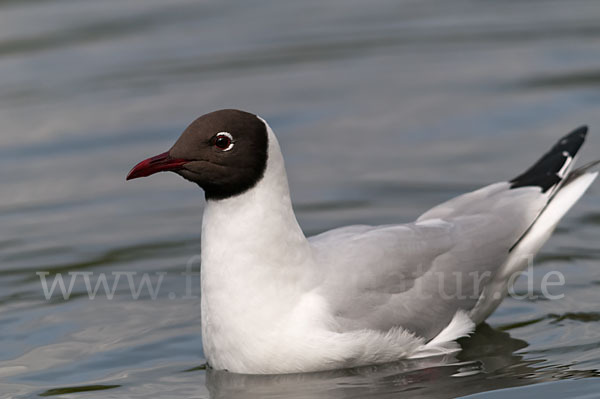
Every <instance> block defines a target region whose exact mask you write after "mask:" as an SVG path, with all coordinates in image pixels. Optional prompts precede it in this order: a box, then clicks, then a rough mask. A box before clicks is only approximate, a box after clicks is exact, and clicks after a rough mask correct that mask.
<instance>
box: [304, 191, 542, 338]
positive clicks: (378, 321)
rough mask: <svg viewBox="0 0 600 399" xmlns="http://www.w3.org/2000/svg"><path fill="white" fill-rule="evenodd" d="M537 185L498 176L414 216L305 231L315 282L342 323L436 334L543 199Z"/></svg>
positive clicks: (490, 273)
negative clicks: (516, 184)
mask: <svg viewBox="0 0 600 399" xmlns="http://www.w3.org/2000/svg"><path fill="white" fill-rule="evenodd" d="M545 196H546V195H544V194H542V193H541V192H540V190H539V188H534V187H523V188H519V189H510V184H509V183H498V184H493V185H491V186H487V187H484V188H482V189H480V190H477V191H474V192H472V193H468V194H465V195H462V196H460V197H457V198H454V199H452V200H450V201H448V202H446V203H444V204H441V205H440V206H438V207H435V208H433V209H432V210H430V211H428V212H427V213H425V214H424V215H423V216H421V217H420V218H419V219H418V220H417V221H416V222H415V223H410V224H404V225H390V226H378V227H370V226H350V227H347V228H342V229H336V230H332V231H330V232H327V233H324V234H321V235H318V236H315V237H312V238H311V239H310V242H311V244H312V246H313V247H314V253H315V256H316V257H317V258H318V262H317V263H318V264H320V265H328V266H327V268H326V269H321V270H319V271H318V272H319V273H320V275H321V277H322V285H321V287H320V290H321V293H322V295H323V296H324V297H325V298H327V300H328V301H329V304H330V306H331V308H332V311H333V312H334V314H335V317H336V321H337V322H338V323H339V325H340V328H341V329H343V330H355V329H362V328H370V329H378V330H382V331H385V330H388V329H390V328H391V327H393V326H397V325H400V326H402V327H404V328H406V329H408V330H410V331H412V332H414V333H416V334H418V335H420V336H423V337H425V338H433V337H434V336H436V335H437V334H438V333H439V332H440V331H441V330H442V329H443V328H444V327H445V326H446V325H447V324H448V323H449V322H450V320H451V319H452V317H453V316H454V314H455V313H456V311H458V310H459V309H463V310H466V311H469V310H471V309H472V308H473V307H474V306H475V304H476V303H477V300H478V299H479V297H480V295H481V291H482V290H483V288H484V287H485V284H486V282H487V281H489V280H490V279H492V278H493V277H494V275H495V273H496V272H497V271H498V269H499V268H500V267H501V266H502V265H503V264H504V263H505V262H506V260H507V257H508V256H509V249H510V247H511V246H512V245H513V244H514V243H515V242H516V241H517V240H518V239H519V237H520V236H521V235H522V234H523V233H524V231H526V230H527V228H528V226H529V224H531V223H532V221H533V220H534V219H535V217H536V215H537V214H538V213H539V212H540V210H541V209H542V208H543V206H544V205H545V202H546V201H547V199H545V198H544V197H545Z"/></svg>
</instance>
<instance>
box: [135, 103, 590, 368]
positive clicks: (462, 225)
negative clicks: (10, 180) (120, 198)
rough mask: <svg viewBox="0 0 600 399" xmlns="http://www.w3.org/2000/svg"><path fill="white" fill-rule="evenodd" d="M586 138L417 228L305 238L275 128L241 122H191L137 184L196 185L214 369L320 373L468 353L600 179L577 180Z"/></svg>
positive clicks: (445, 206) (139, 168) (230, 118)
mask: <svg viewBox="0 0 600 399" xmlns="http://www.w3.org/2000/svg"><path fill="white" fill-rule="evenodd" d="M586 133H587V127H585V126H583V127H580V128H578V129H575V130H574V131H573V132H571V133H569V134H568V135H566V136H564V137H563V138H562V139H561V140H559V141H558V143H556V145H554V146H553V147H552V148H551V149H550V151H548V152H547V153H546V154H545V155H544V156H543V157H542V158H541V159H540V160H539V161H538V162H537V163H535V164H534V165H533V166H532V167H531V168H529V169H528V170H526V171H525V172H524V173H522V174H520V175H519V176H517V177H515V178H514V179H511V180H508V181H503V182H499V183H495V184H491V185H488V186H485V187H483V188H481V189H478V190H475V191H473V192H470V193H466V194H463V195H460V196H458V197H456V198H453V199H450V200H449V201H447V202H444V203H442V204H440V205H438V206H436V207H434V208H432V209H430V210H428V211H427V212H425V213H424V214H423V215H421V216H419V217H418V218H417V219H416V221H415V222H413V223H408V224H389V225H382V226H366V225H355V226H347V227H341V228H337V229H334V230H331V231H327V232H324V233H322V234H319V235H316V236H313V237H308V238H307V237H306V236H305V235H304V233H303V231H302V229H301V228H300V226H299V224H298V222H297V220H296V216H295V214H294V210H293V208H292V201H291V199H290V192H289V187H288V179H287V174H286V170H285V166H284V159H283V155H282V153H281V149H280V146H279V143H278V141H277V138H276V136H275V134H274V133H273V130H272V129H271V127H270V126H269V124H268V123H267V122H266V121H265V120H264V119H262V118H260V117H259V116H257V115H254V114H251V113H248V112H244V111H240V110H234V109H224V110H219V111H215V112H211V113H208V114H206V115H203V116H201V117H199V118H198V119H196V120H195V121H194V122H192V123H191V124H190V125H189V126H188V127H187V129H186V130H185V131H184V132H183V133H182V134H181V137H180V138H179V139H178V140H177V142H176V143H175V144H174V145H173V147H172V148H171V149H170V150H169V151H167V152H165V153H162V154H160V155H157V156H155V157H152V158H149V159H147V160H145V161H142V162H140V163H139V164H137V165H136V166H135V167H134V168H133V169H132V170H131V172H130V173H129V175H128V176H127V180H130V179H135V178H139V177H144V176H149V175H152V174H154V173H157V172H161V171H172V172H175V173H177V174H178V175H180V176H182V177H184V178H185V179H187V180H189V181H191V182H194V183H196V184H198V185H199V186H200V187H201V188H202V189H203V190H204V193H205V198H206V206H205V208H204V215H203V219H202V238H201V246H202V253H201V261H202V266H201V294H202V296H201V312H202V316H201V322H202V343H203V349H204V354H205V356H206V359H207V362H208V364H209V366H210V367H212V368H214V369H218V370H228V371H230V372H234V373H245V374H284V373H298V372H314V371H324V370H333V369H341V368H349V367H359V366H365V365H375V364H381V363H386V362H393V361H397V360H400V359H407V358H422V357H427V356H436V355H443V354H447V353H451V352H454V351H457V350H459V348H460V347H459V345H458V344H457V343H456V340H457V339H458V338H460V337H464V336H467V335H469V334H470V333H472V332H473V330H474V328H475V326H476V325H477V324H479V323H481V322H483V321H484V320H485V319H486V318H487V317H488V316H489V315H490V314H491V313H492V312H493V311H494V310H495V309H496V308H497V307H498V305H499V304H500V303H501V302H502V299H503V298H504V297H505V296H506V295H507V293H508V289H509V287H510V283H511V281H512V280H513V279H511V276H514V275H515V273H519V272H520V271H522V270H523V269H524V268H526V267H527V264H528V260H529V259H530V258H531V257H532V256H533V255H534V254H535V253H537V252H538V251H539V249H540V248H541V246H542V245H543V244H544V242H545V241H546V240H547V239H548V238H549V236H550V234H551V233H552V231H553V230H554V228H555V227H556V225H557V224H558V222H559V220H560V219H561V218H562V217H563V216H564V215H565V213H566V212H567V211H568V210H569V208H571V206H572V205H573V204H574V203H575V202H576V201H577V200H578V199H579V198H580V197H581V196H582V195H583V194H584V192H585V191H586V190H587V188H588V187H589V186H590V185H591V184H592V182H593V181H594V179H595V178H596V177H597V175H598V172H597V171H591V169H592V167H594V166H596V165H597V164H598V163H599V162H600V161H596V162H593V163H591V164H588V165H586V166H583V167H581V168H579V169H575V170H573V164H574V160H575V156H576V154H577V152H578V150H579V148H580V147H581V145H582V144H583V142H584V140H585V136H586Z"/></svg>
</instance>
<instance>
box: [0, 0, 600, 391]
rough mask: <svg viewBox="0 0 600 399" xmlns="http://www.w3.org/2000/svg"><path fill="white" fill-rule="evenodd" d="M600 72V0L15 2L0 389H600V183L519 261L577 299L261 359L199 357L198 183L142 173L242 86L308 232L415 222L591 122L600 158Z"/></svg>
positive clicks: (3, 19)
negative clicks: (314, 359) (347, 347)
mask: <svg viewBox="0 0 600 399" xmlns="http://www.w3.org/2000/svg"><path fill="white" fill-rule="evenodd" d="M599 88H600V4H599V3H598V2H597V1H593V0H590V1H584V0H570V1H568V2H566V1H558V0H535V1H534V0H530V1H503V2H495V1H483V0H478V1H475V0H457V1H452V2H450V1H445V0H424V1H421V0H412V1H410V0H404V1H392V0H372V1H369V2H367V1H354V0H350V1H342V0H334V1H329V2H323V1H316V0H307V1H294V2H291V1H288V2H283V1H276V0H257V1H246V2H241V1H240V2H230V1H216V0H214V1H191V0H171V1H169V2H166V1H158V0H127V1H125V0H104V1H92V0H88V1H82V0H46V1H40V0H21V1H14V0H13V1H11V0H4V1H1V2H0V121H1V130H2V133H1V134H0V181H1V183H2V189H1V190H0V397H1V398H35V397H40V396H42V397H45V396H49V397H65V398H73V397H82V398H108V397H111V398H136V397H140V398H141V397H143V398H149V397H152V398H207V397H212V398H232V397H239V398H267V397H268V398H307V397H310V398H365V397H377V398H383V397H394V398H416V397H418V398H450V397H457V396H467V397H469V398H500V397H505V396H510V397H511V398H513V399H514V398H529V397H537V396H543V397H546V398H562V397H578V398H592V397H598V396H599V395H600V394H599V392H600V379H598V376H599V375H600V374H599V372H598V370H600V312H599V310H598V303H599V299H600V295H599V290H600V246H599V244H598V243H599V237H600V186H599V184H596V185H595V186H593V187H592V188H591V189H590V191H589V192H588V194H587V195H586V196H585V197H584V198H583V199H582V200H581V201H580V202H579V203H578V204H577V205H576V206H575V207H574V209H573V210H572V211H571V212H570V213H569V214H568V216H567V217H566V218H565V219H564V220H563V222H562V223H561V225H560V227H559V229H558V230H557V232H556V233H555V235H554V236H553V237H552V239H551V240H550V241H549V242H548V244H547V245H546V246H545V247H544V249H543V250H542V252H541V254H540V256H539V257H538V258H537V260H536V262H535V267H534V269H533V271H532V273H531V276H530V278H529V279H527V278H525V277H523V278H522V279H520V280H519V281H518V282H517V287H516V290H517V292H521V293H522V292H525V291H527V290H528V289H529V288H530V286H529V282H531V283H532V285H531V288H532V289H533V291H534V292H538V291H539V289H540V281H541V278H542V276H543V275H544V274H545V273H546V272H548V271H558V272H560V273H562V274H563V275H564V276H565V285H564V286H561V287H555V288H554V289H553V294H556V295H559V294H560V295H561V296H563V298H562V299H560V300H544V299H543V298H537V299H533V298H532V299H528V300H519V299H513V298H508V299H507V300H505V301H504V302H503V304H502V306H501V307H500V308H499V309H498V310H497V311H496V312H495V313H494V314H493V315H492V316H491V317H490V318H489V319H488V324H487V325H483V326H481V327H480V328H479V329H478V331H477V332H476V333H475V334H474V335H473V336H472V337H471V338H468V339H464V340H462V341H461V343H462V346H463V351H462V352H460V353H459V354H457V355H455V356H451V357H447V358H433V359H423V360H419V361H412V362H400V363H397V364H391V365H386V366H380V367H367V368H363V369H356V370H343V371H337V372H330V373H317V374H303V375H289V376H244V375H234V374H228V373H223V372H215V371H210V370H205V368H204V367H203V365H204V355H203V351H202V343H201V336H200V333H201V331H200V306H199V298H198V296H199V294H200V293H199V281H198V277H197V274H198V270H199V267H200V265H199V262H198V261H197V255H198V254H199V252H200V240H199V238H200V227H201V216H202V208H203V204H204V200H203V194H202V192H201V191H200V190H198V189H197V188H196V187H194V186H193V185H191V184H189V183H187V182H184V181H183V180H182V179H181V178H179V177H177V176H175V175H172V174H161V175H157V176H154V177H152V178H151V179H142V180H138V181H133V182H128V183H126V182H125V175H126V174H127V172H128V170H129V169H130V168H131V167H132V166H133V165H134V164H135V163H137V162H138V161H140V160H142V159H144V158H146V157H148V156H151V155H155V154H157V153H159V152H162V151H165V150H167V149H168V148H169V147H170V145H171V144H172V143H173V142H174V140H175V139H176V138H177V137H178V136H179V133H180V132H181V131H182V130H183V129H184V128H185V127H186V125H187V124H188V123H189V122H190V121H192V120H193V119H194V118H195V117H197V116H199V115H200V114H203V113H206V112H209V111H212V110H215V109H219V108H224V107H235V108H240V109H245V110H248V111H252V112H254V113H258V114H260V115H261V116H263V117H264V118H266V119H267V120H268V121H270V123H271V126H272V127H273V129H274V130H275V131H276V133H277V134H278V136H279V139H280V142H281V145H282V149H283V152H284V155H285V157H286V160H287V167H288V173H289V177H290V185H291V190H292V196H293V199H294V204H295V207H296V211H297V215H298V219H299V221H300V224H301V226H302V227H303V228H304V230H305V231H306V232H307V234H314V233H318V232H321V231H324V230H326V229H329V228H333V227H337V226H342V225H346V224H352V223H367V224H379V223H393V222H405V221H411V220H414V218H415V217H417V216H418V215H419V214H420V213H422V212H423V211H425V210H426V209H428V208H429V207H431V206H433V205H435V204H436V203H439V202H441V201H443V200H446V199H448V198H450V197H452V196H455V195H457V194H460V193H462V192H465V191H468V190H472V189H475V188H477V187H479V186H482V185H485V184H488V183H491V182H495V181H500V180H504V179H507V178H510V177H513V176H515V175H517V174H518V173H520V172H521V171H522V170H523V169H525V168H526V167H528V166H529V165H530V164H531V163H532V162H534V161H535V159H536V158H538V157H539V156H540V155H541V154H542V153H543V152H544V151H546V150H547V149H548V148H549V147H550V146H551V145H552V144H553V142H554V141H555V140H556V139H558V138H559V137H560V136H561V135H562V134H564V133H566V132H568V131H570V130H571V129H573V128H575V127H577V126H579V125H581V124H589V125H590V127H591V134H590V137H589V140H588V143H587V145H586V146H585V147H584V150H583V154H582V160H593V159H597V158H600V112H598V109H599V107H600V91H599V90H598V89H599ZM188 272H189V273H188ZM46 273H48V274H46ZM69 273H70V274H69ZM145 273H146V274H145ZM182 273H184V274H182ZM57 274H60V276H62V277H63V279H64V283H65V285H66V288H69V283H70V282H71V278H74V280H73V281H74V285H73V291H72V293H71V295H70V297H69V299H68V300H65V299H63V297H62V296H61V295H60V291H59V288H60V287H59V286H56V287H55V288H56V291H55V292H54V294H53V295H51V296H50V299H48V300H47V299H46V295H45V292H44V286H43V284H42V283H43V281H44V279H45V281H46V283H47V287H46V288H47V289H48V290H50V289H51V285H52V282H53V281H56V280H54V278H55V276H56V275H57ZM101 276H105V277H106V278H107V286H108V287H109V288H111V289H112V288H115V291H116V292H115V293H114V296H113V297H112V299H110V298H109V297H108V296H107V295H106V294H105V291H104V290H103V289H102V287H100V289H99V292H98V294H97V296H96V297H95V298H94V299H90V298H89V297H88V295H87V293H86V292H87V291H86V287H85V279H86V278H87V279H88V280H89V281H90V284H91V285H92V286H94V285H95V284H96V283H97V282H98V279H99V278H101ZM144 276H146V277H147V278H148V280H147V282H149V283H151V284H152V287H154V288H155V291H154V292H151V291H150V290H149V289H148V286H147V285H146V286H142V288H140V284H141V283H142V281H143V278H144ZM115 281H116V282H117V284H116V285H115V286H114V287H113V284H114V283H115ZM129 282H133V283H134V288H136V287H137V288H138V289H139V290H138V291H139V292H138V291H136V290H134V292H132V291H131V289H130V284H129ZM159 282H160V287H157V284H158V283H159Z"/></svg>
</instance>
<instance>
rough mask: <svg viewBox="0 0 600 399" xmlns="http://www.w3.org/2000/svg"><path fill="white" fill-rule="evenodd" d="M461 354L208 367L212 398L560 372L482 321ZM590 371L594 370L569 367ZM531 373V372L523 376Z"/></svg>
mask: <svg viewBox="0 0 600 399" xmlns="http://www.w3.org/2000/svg"><path fill="white" fill-rule="evenodd" d="M460 344H461V347H462V351H461V352H460V353H459V354H458V355H455V356H453V355H446V356H444V357H431V358H425V359H414V360H403V361H399V362H395V363H389V364H385V365H379V366H369V367H360V368H355V369H347V370H336V371H326V372H320V373H302V374H285V375H249V374H235V373H229V372H226V371H220V370H212V369H208V370H207V372H206V384H207V387H208V389H209V391H210V397H211V398H212V399H221V398H223V399H225V398H228V399H229V398H231V399H236V398H239V399H254V398H256V399H259V398H260V399H263V398H286V399H288V398H317V399H318V398H323V399H329V398H331V399H334V398H367V397H371V396H375V397H377V398H398V397H404V396H402V394H405V395H408V396H406V397H410V398H428V399H436V398H454V397H457V396H463V395H470V394H473V393H476V392H482V391H489V390H494V389H501V388H508V387H517V386H524V385H530V384H535V383H539V382H543V381H550V380H554V379H557V378H561V376H562V375H563V373H564V372H565V370H563V367H562V366H557V367H552V366H548V365H547V364H546V365H545V366H544V367H543V368H542V367H540V368H539V369H537V368H536V364H537V363H540V362H542V361H543V360H541V359H537V360H525V359H524V358H523V356H522V355H519V354H516V353H515V352H516V351H519V350H521V349H523V348H526V347H527V346H528V344H527V342H525V341H523V340H520V339H516V338H512V337H511V336H510V334H509V333H508V332H504V331H501V330H498V329H494V328H492V327H490V326H489V325H488V324H486V323H483V324H481V325H479V326H478V327H477V330H476V331H475V333H474V334H473V335H472V336H471V337H469V338H464V339H461V340H460ZM568 373H569V375H570V376H571V378H572V377H573V375H580V376H581V377H591V376H593V375H595V374H596V373H595V372H592V371H577V370H572V369H571V370H569V371H568ZM523 376H528V377H529V378H524V377H523Z"/></svg>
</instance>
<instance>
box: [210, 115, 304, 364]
mask: <svg viewBox="0 0 600 399" xmlns="http://www.w3.org/2000/svg"><path fill="white" fill-rule="evenodd" d="M267 131H268V138H269V150H268V160H267V167H266V170H265V173H264V176H263V178H262V179H261V180H260V181H259V182H258V183H257V184H256V185H255V186H254V187H253V188H251V189H250V190H248V191H246V192H245V193H242V194H240V195H238V196H235V197H231V198H227V199H222V200H209V201H207V205H206V208H205V210H204V218H203V223H202V270H201V283H202V284H201V286H202V287H201V289H202V341H203V346H204V353H205V355H206V358H207V360H208V362H209V364H211V365H212V366H213V367H216V368H226V369H227V368H235V369H245V368H247V367H248V366H249V365H250V364H253V362H255V361H258V360H257V356H258V354H259V353H268V350H267V349H266V348H263V349H264V350H263V349H260V350H259V349H258V347H257V345H258V342H262V341H263V340H264V337H265V336H267V335H268V334H274V333H275V332H276V331H278V329H281V328H283V327H282V324H283V323H284V322H283V320H285V317H286V315H287V314H289V313H290V312H291V311H292V310H293V308H294V306H295V305H296V303H297V302H298V299H299V298H300V296H301V295H302V293H303V292H305V291H306V289H307V288H306V287H307V285H308V284H310V283H309V282H308V279H310V273H307V270H310V267H308V268H307V267H305V266H307V265H308V264H309V263H310V262H311V259H312V257H311V249H310V245H309V243H308V240H307V239H306V237H305V236H304V234H303V233H302V230H301V229H300V226H299V225H298V222H297V221H296V216H295V215H294V211H293V209H292V203H291V200H290V192H289V188H288V182H287V176H286V173H285V166H284V162H283V156H282V155H281V151H280V149H279V144H278V142H277V139H276V138H275V135H274V134H273V132H272V131H271V129H270V128H269V127H268V125H267ZM248 342H254V343H255V345H254V347H253V348H254V349H252V347H248V346H247V345H246V343H248ZM265 361H266V360H265Z"/></svg>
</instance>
